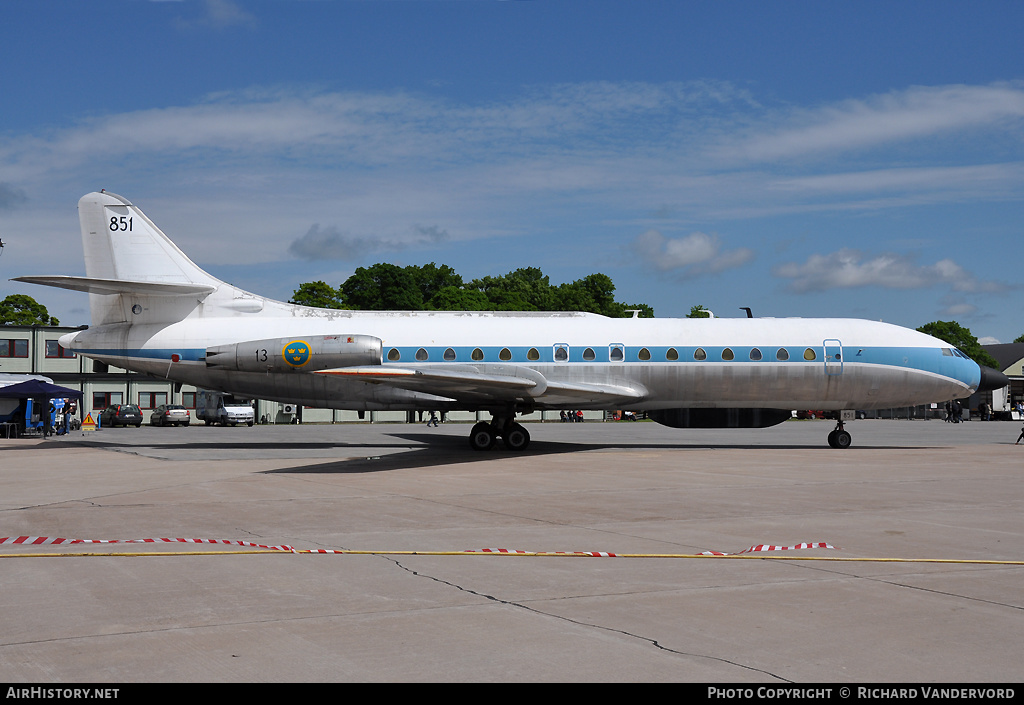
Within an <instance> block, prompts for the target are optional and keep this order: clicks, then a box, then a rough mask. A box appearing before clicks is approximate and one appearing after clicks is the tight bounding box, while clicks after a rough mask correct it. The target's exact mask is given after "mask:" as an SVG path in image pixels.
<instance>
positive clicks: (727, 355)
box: [722, 348, 736, 362]
mask: <svg viewBox="0 0 1024 705" xmlns="http://www.w3.org/2000/svg"><path fill="white" fill-rule="evenodd" d="M734 357H736V356H735V355H733V352H732V348H726V349H725V350H723V351H722V359H723V360H725V361H727V362H728V361H729V360H732V359H733V358H734Z"/></svg>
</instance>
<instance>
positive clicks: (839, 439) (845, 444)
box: [828, 419, 853, 448]
mask: <svg viewBox="0 0 1024 705" xmlns="http://www.w3.org/2000/svg"><path fill="white" fill-rule="evenodd" d="M851 443H853V436H851V435H850V432H849V431H847V430H846V429H845V428H844V427H843V421H842V419H840V420H839V421H838V422H836V427H835V430H833V431H832V433H830V434H828V444H829V445H830V446H831V447H833V448H849V447H850V444H851Z"/></svg>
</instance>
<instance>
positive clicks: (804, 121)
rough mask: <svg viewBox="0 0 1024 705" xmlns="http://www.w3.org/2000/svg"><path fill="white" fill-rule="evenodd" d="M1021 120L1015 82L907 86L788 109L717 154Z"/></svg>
mask: <svg viewBox="0 0 1024 705" xmlns="http://www.w3.org/2000/svg"><path fill="white" fill-rule="evenodd" d="M1022 120H1024V88H1022V85H1021V84H1020V83H1017V82H1014V83H1000V84H994V85H988V86H965V85H952V86H937V87H920V86H916V87H911V88H908V89H906V90H900V91H892V92H890V93H887V94H884V95H876V96H871V97H869V98H866V99H862V100H846V101H842V102H840V103H837V104H834V105H827V106H824V107H821V108H817V109H811V110H807V109H803V110H796V111H792V112H791V113H789V114H785V115H783V116H781V118H780V123H781V124H780V125H779V126H778V127H776V128H774V129H766V126H765V124H764V123H760V124H759V125H758V126H757V127H756V128H755V130H752V132H754V134H750V135H749V136H747V137H746V138H745V139H741V140H738V141H736V142H733V143H731V144H726V145H723V147H722V152H723V154H728V155H729V156H731V157H733V158H743V159H750V160H753V161H769V160H778V159H791V158H801V157H807V156H813V155H819V154H830V155H831V154H835V153H836V152H843V151H848V150H864V149H871V148H875V147H879V146H883V145H888V144H892V143H896V142H907V141H912V140H919V139H922V138H926V137H932V136H936V135H942V134H944V133H950V132H955V131H964V130H972V129H977V128H990V127H993V126H998V125H999V124H1001V123H1010V124H1018V125H1019V124H1020V122H1021V121H1022Z"/></svg>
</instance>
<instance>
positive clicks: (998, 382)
mask: <svg viewBox="0 0 1024 705" xmlns="http://www.w3.org/2000/svg"><path fill="white" fill-rule="evenodd" d="M979 367H981V383H980V384H978V391H979V392H988V391H991V390H993V389H1002V388H1003V387H1005V386H1006V385H1008V384H1009V383H1010V378H1009V377H1007V376H1006V375H1004V374H1003V373H1002V372H1000V371H999V370H997V369H994V368H992V367H985V366H984V365H979Z"/></svg>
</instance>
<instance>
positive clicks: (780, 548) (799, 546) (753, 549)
mask: <svg viewBox="0 0 1024 705" xmlns="http://www.w3.org/2000/svg"><path fill="white" fill-rule="evenodd" d="M803 548H833V549H834V548H835V546H831V545H829V544H827V543H823V542H819V543H798V544H796V545H795V546H769V545H766V544H760V543H759V544H758V545H756V546H751V547H750V548H748V549H745V550H743V551H740V552H739V553H719V552H718V551H703V552H701V554H700V555H702V556H740V555H743V554H744V553H764V552H768V551H797V550H800V549H803Z"/></svg>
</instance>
